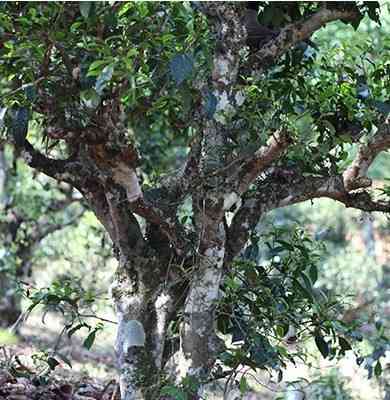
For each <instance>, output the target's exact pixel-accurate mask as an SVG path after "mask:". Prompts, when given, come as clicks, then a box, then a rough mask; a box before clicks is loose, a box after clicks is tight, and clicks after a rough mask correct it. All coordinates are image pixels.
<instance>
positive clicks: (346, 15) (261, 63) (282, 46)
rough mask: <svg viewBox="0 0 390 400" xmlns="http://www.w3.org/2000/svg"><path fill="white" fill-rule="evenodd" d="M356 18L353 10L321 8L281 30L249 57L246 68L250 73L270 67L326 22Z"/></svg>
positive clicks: (356, 15) (356, 14) (356, 13)
mask: <svg viewBox="0 0 390 400" xmlns="http://www.w3.org/2000/svg"><path fill="white" fill-rule="evenodd" d="M358 16H359V15H358V11H357V10H354V9H345V10H343V9H328V8H321V9H320V10H319V11H317V12H315V13H314V14H312V15H311V16H310V17H309V18H307V19H305V20H303V21H299V22H294V23H292V24H289V25H287V26H286V27H285V28H283V29H282V30H281V31H280V33H279V34H278V35H277V36H276V37H275V38H274V39H271V40H269V41H267V42H266V44H265V45H264V46H263V47H262V48H261V49H260V50H259V51H257V52H256V53H255V54H253V55H252V56H251V57H249V59H248V62H247V66H250V69H251V70H252V71H259V70H263V69H265V68H267V67H269V66H270V65H272V64H273V63H274V62H275V60H277V59H278V58H279V57H280V56H281V55H282V54H283V53H285V52H286V51H288V50H290V49H291V48H292V47H294V46H295V45H296V44H297V43H299V42H301V41H303V40H306V39H309V38H310V36H311V35H312V34H313V33H314V32H315V31H317V30H318V29H320V28H322V27H323V26H324V25H326V24H327V23H328V22H331V21H336V20H338V19H342V20H343V21H347V20H349V21H352V20H354V19H355V18H357V17H358Z"/></svg>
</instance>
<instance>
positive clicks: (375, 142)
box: [343, 122, 390, 191]
mask: <svg viewBox="0 0 390 400" xmlns="http://www.w3.org/2000/svg"><path fill="white" fill-rule="evenodd" d="M387 149H390V125H389V123H388V122H384V123H383V124H381V125H380V126H379V128H378V132H377V133H376V134H375V135H374V136H373V137H372V138H371V139H370V140H369V141H368V143H367V144H362V145H360V146H359V150H358V153H357V156H356V158H355V160H354V161H353V163H352V165H351V166H350V167H349V168H348V169H347V170H346V171H345V172H344V174H343V178H344V185H345V188H346V190H348V191H350V190H354V189H358V188H361V187H369V186H371V183H372V182H371V180H370V179H369V178H368V177H367V172H368V169H369V167H370V166H371V164H372V163H373V161H374V160H375V158H376V156H377V155H378V154H379V153H380V152H381V151H384V150H387Z"/></svg>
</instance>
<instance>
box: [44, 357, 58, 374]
mask: <svg viewBox="0 0 390 400" xmlns="http://www.w3.org/2000/svg"><path fill="white" fill-rule="evenodd" d="M47 363H48V365H49V367H50V369H51V370H52V371H53V370H54V369H55V368H56V367H57V366H58V365H60V362H59V361H58V360H56V359H55V358H54V357H49V358H48V359H47Z"/></svg>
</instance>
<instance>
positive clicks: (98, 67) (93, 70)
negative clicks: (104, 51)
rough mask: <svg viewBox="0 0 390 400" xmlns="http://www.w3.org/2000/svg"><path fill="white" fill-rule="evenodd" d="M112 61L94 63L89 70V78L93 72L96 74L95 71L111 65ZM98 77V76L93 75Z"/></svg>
mask: <svg viewBox="0 0 390 400" xmlns="http://www.w3.org/2000/svg"><path fill="white" fill-rule="evenodd" d="M109 62H110V60H96V61H94V62H93V63H92V64H91V65H90V66H89V68H88V73H87V76H91V72H95V70H100V69H102V68H103V65H107V64H109ZM92 75H98V74H92Z"/></svg>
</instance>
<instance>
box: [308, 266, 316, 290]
mask: <svg viewBox="0 0 390 400" xmlns="http://www.w3.org/2000/svg"><path fill="white" fill-rule="evenodd" d="M309 276H310V279H311V281H312V283H313V285H314V284H315V283H316V282H317V279H318V269H317V266H316V265H315V264H312V265H310V268H309Z"/></svg>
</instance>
